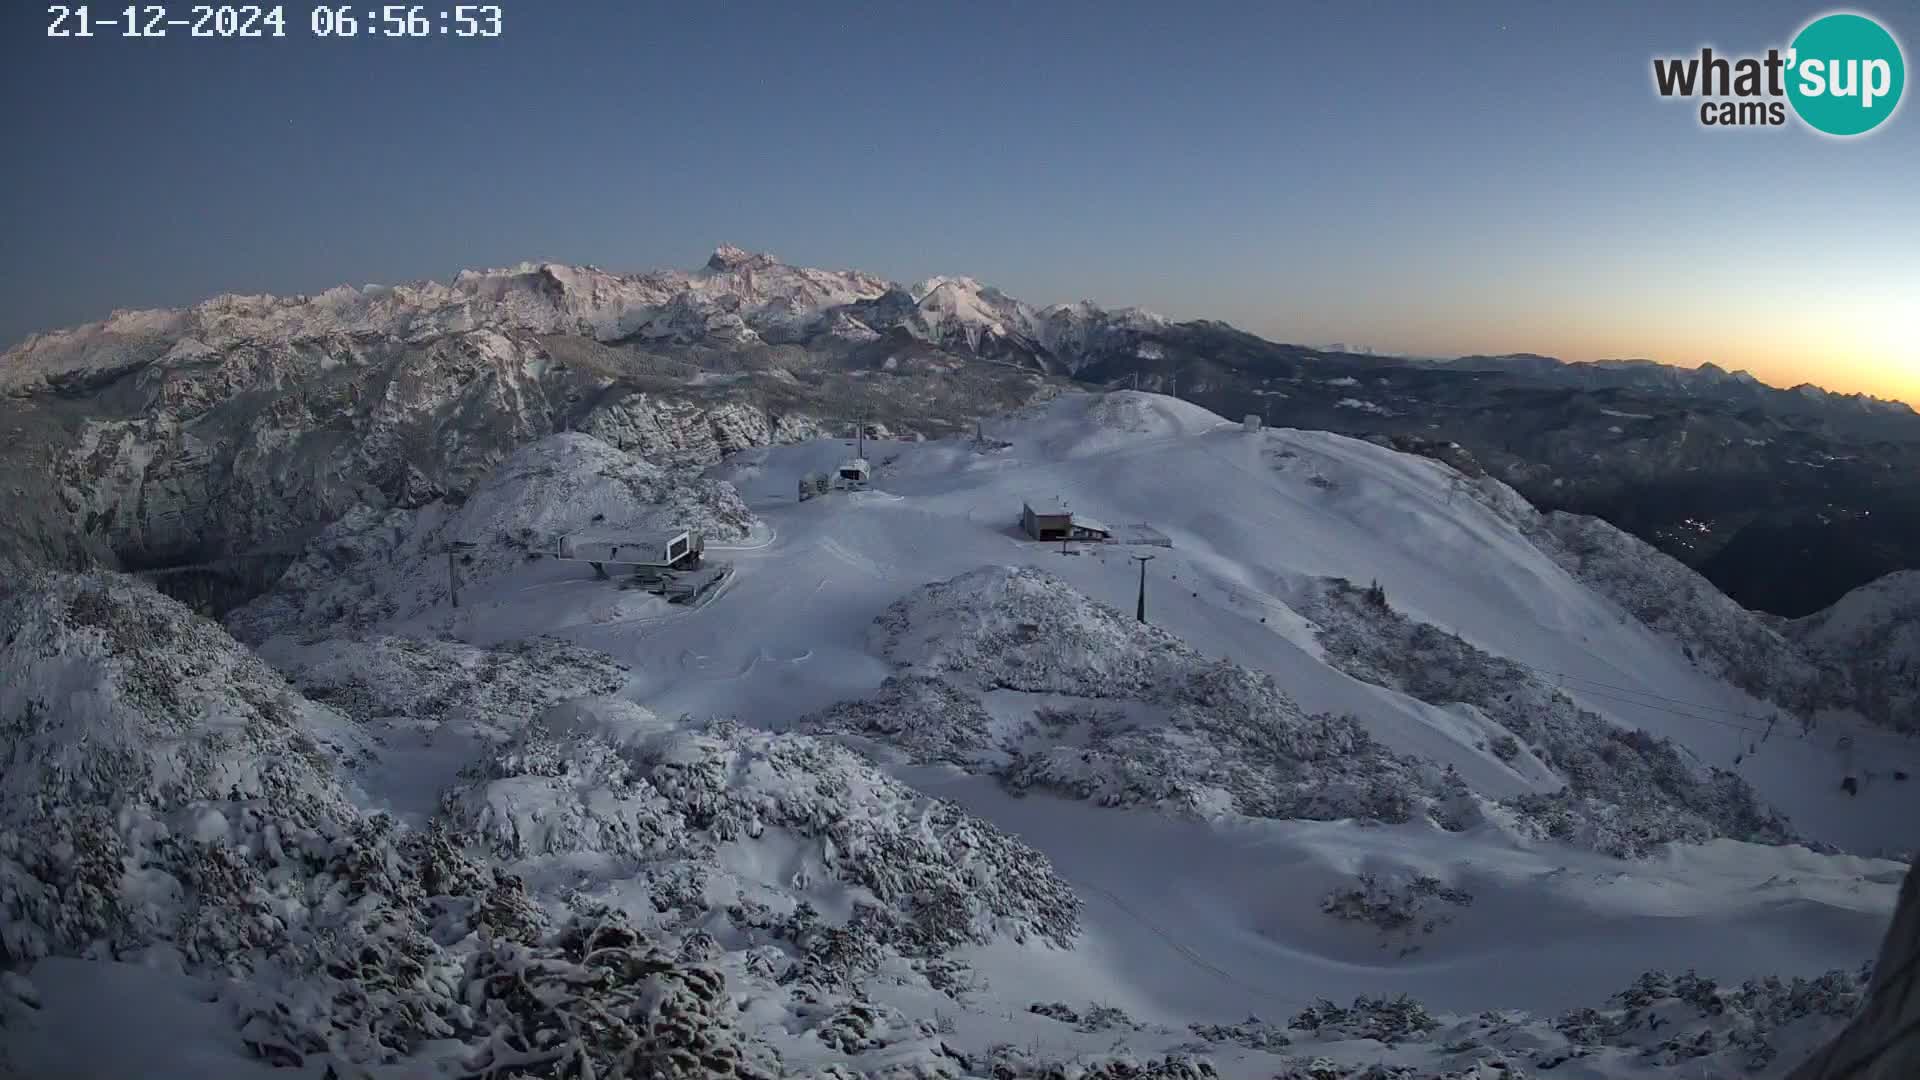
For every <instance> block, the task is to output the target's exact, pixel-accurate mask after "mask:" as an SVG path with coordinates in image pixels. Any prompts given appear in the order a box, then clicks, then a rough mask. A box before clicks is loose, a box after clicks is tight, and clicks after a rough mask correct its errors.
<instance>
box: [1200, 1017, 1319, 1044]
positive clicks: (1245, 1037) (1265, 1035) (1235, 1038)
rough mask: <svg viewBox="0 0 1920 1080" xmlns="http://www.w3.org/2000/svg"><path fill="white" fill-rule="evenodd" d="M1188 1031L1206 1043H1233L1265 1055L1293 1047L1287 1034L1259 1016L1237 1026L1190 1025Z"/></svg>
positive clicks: (1291, 1040)
mask: <svg viewBox="0 0 1920 1080" xmlns="http://www.w3.org/2000/svg"><path fill="white" fill-rule="evenodd" d="M1188 1030H1190V1031H1192V1032H1193V1033H1194V1034H1195V1035H1196V1036H1198V1037H1199V1038H1201V1039H1202V1040H1204V1041H1206V1042H1210V1043H1232V1044H1234V1045H1235V1046H1244V1047H1246V1048H1247V1049H1249V1050H1259V1051H1262V1052H1264V1053H1274V1052H1276V1051H1278V1050H1281V1049H1284V1048H1285V1047H1288V1046H1292V1045H1293V1039H1291V1038H1290V1037H1288V1035H1287V1033H1286V1032H1284V1031H1282V1030H1281V1029H1280V1028H1279V1027H1277V1026H1275V1025H1273V1024H1270V1023H1268V1022H1267V1021H1265V1020H1262V1019H1260V1018H1259V1017H1257V1016H1249V1017H1247V1018H1246V1019H1245V1020H1242V1021H1241V1022H1239V1023H1237V1024H1189V1025H1188Z"/></svg>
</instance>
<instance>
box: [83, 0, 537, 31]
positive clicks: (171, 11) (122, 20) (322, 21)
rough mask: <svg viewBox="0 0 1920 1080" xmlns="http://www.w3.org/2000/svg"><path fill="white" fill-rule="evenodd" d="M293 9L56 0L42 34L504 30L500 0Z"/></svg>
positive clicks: (243, 5)
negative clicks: (91, 3)
mask: <svg viewBox="0 0 1920 1080" xmlns="http://www.w3.org/2000/svg"><path fill="white" fill-rule="evenodd" d="M294 10H295V13H296V14H295V15H294V16H293V18H292V20H291V21H289V18H288V15H287V9H286V7H285V6H284V5H276V6H272V7H264V6H260V5H256V4H219V5H213V4H195V5H192V6H175V7H169V6H167V5H164V4H129V5H127V6H126V7H123V8H108V7H104V6H103V7H92V6H89V5H85V4H80V5H69V4H55V5H52V6H50V7H48V8H47V36H48V37H56V38H91V37H108V36H112V37H130V38H164V37H173V36H178V37H210V38H283V37H286V36H287V35H288V32H289V30H291V32H293V33H296V34H298V33H301V32H302V31H304V32H306V33H308V34H311V35H313V36H314V37H322V38H436V37H450V38H493V37H499V36H500V35H501V34H502V33H504V32H505V29H506V25H505V22H506V20H505V14H504V13H503V12H502V10H501V8H500V6H499V5H497V4H448V5H445V6H441V5H437V4H379V5H373V4H368V5H360V4H322V5H319V6H316V7H314V8H312V9H311V10H309V11H307V12H306V19H305V20H304V22H305V25H304V26H302V25H301V20H300V18H299V14H298V13H299V11H300V9H299V8H295V9H294Z"/></svg>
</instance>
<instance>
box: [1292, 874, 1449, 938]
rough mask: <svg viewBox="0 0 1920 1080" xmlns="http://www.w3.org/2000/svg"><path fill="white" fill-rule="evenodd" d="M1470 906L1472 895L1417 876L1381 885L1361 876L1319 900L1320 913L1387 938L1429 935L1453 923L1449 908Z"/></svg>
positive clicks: (1369, 877) (1379, 882) (1438, 880)
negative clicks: (1369, 928) (1359, 924)
mask: <svg viewBox="0 0 1920 1080" xmlns="http://www.w3.org/2000/svg"><path fill="white" fill-rule="evenodd" d="M1472 903H1473V894H1472V893H1469V892H1466V891H1465V890H1462V889H1454V888H1450V887H1448V886H1447V885H1446V884H1445V883H1444V882H1442V881H1441V880H1440V879H1439V878H1435V877H1428V876H1425V875H1419V876H1415V877H1413V878H1410V879H1407V880H1404V881H1382V880H1381V879H1380V878H1378V877H1377V876H1375V875H1373V874H1361V875H1360V876H1359V877H1358V878H1356V879H1355V881H1354V884H1353V885H1350V886H1347V887H1345V888H1339V889H1335V890H1333V891H1331V892H1329V893H1328V894H1327V895H1326V896H1325V897H1323V898H1322V899H1321V901H1320V910H1321V911H1324V912H1326V913H1327V914H1328V915H1331V916H1333V917H1334V918H1336V919H1344V920H1347V921H1350V922H1364V923H1368V924H1370V925H1372V926H1373V927H1375V928H1376V929H1378V930H1380V931H1381V932H1383V933H1386V934H1389V935H1393V934H1400V935H1407V936H1411V935H1413V934H1415V933H1422V934H1431V933H1433V932H1434V931H1435V930H1437V929H1438V928H1440V927H1441V926H1443V925H1445V924H1447V923H1449V922H1452V921H1453V915H1452V913H1451V912H1450V911H1449V910H1448V908H1449V907H1453V908H1459V907H1466V906H1467V905H1469V904H1472Z"/></svg>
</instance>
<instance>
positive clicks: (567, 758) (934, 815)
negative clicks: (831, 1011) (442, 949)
mask: <svg viewBox="0 0 1920 1080" xmlns="http://www.w3.org/2000/svg"><path fill="white" fill-rule="evenodd" d="M446 807H447V810H448V812H449V814H450V816H451V817H452V819H453V820H455V821H457V822H460V823H461V824H462V825H463V826H465V827H468V828H471V829H472V830H474V831H475V832H476V833H477V834H479V835H481V836H483V837H486V838H487V840H488V842H489V843H490V844H492V845H493V847H494V849H495V851H496V852H497V853H498V854H499V855H500V856H501V857H503V858H508V859H527V858H536V857H539V856H543V855H562V854H567V853H573V852H590V853H596V854H601V855H611V856H615V857H618V858H621V859H623V860H629V861H631V863H632V869H633V872H634V873H635V874H637V875H639V876H641V877H642V878H643V879H645V880H648V881H650V882H659V881H661V880H663V879H665V878H667V877H668V876H670V875H673V874H676V873H680V872H682V871H686V870H687V869H688V868H690V867H691V868H695V869H699V868H706V867H712V866H714V865H715V864H716V861H717V860H721V859H723V857H724V852H725V851H726V850H727V849H729V848H731V847H745V848H754V849H761V848H764V849H766V850H768V851H770V852H771V851H782V852H791V853H792V855H791V856H790V857H791V858H792V859H793V861H794V863H795V865H797V866H798V867H799V869H797V870H796V874H797V875H801V876H804V877H805V878H807V879H811V880H813V881H818V882H821V883H826V882H832V881H837V882H841V883H844V884H845V885H849V886H854V887H856V888H857V889H858V890H859V891H858V892H857V893H856V898H857V899H860V900H862V901H864V903H865V906H866V908H867V909H868V910H867V913H866V914H865V915H864V916H863V917H862V920H861V921H860V924H859V926H857V927H855V928H853V929H849V928H848V927H833V928H830V929H831V930H833V931H835V932H838V933H842V934H847V933H851V934H854V935H856V936H860V935H865V936H867V937H870V938H872V939H873V943H874V944H875V945H876V946H886V947H889V948H894V949H897V950H898V951H899V952H901V953H902V954H905V955H911V956H933V955H938V954H940V953H944V952H946V951H948V950H950V949H953V948H954V947H956V946H958V945H961V944H966V943H970V942H980V943H984V942H986V941H988V940H991V939H992V938H994V937H997V936H1009V937H1013V938H1015V939H1025V938H1027V937H1030V936H1031V937H1036V938H1039V939H1042V940H1046V941H1049V942H1052V943H1054V944H1057V945H1060V946H1063V947H1064V946H1066V945H1067V944H1069V943H1070V941H1071V940H1072V939H1073V937H1074V936H1075V934H1076V933H1077V932H1078V912H1079V901H1078V899H1077V898H1076V897H1075V896H1074V895H1073V893H1072V891H1071V890H1070V889H1069V888H1068V887H1067V885H1066V883H1065V882H1063V881H1062V880H1061V879H1060V878H1059V877H1058V876H1057V875H1056V874H1055V873H1054V872H1053V870H1052V867H1051V865H1050V864H1049V863H1048V862H1047V860H1046V858H1045V857H1044V856H1042V855H1040V854H1039V853H1038V852H1036V851H1034V850H1033V849H1031V848H1029V847H1027V846H1026V845H1024V844H1022V843H1020V842H1019V841H1017V840H1015V839H1014V838H1013V837H1011V836H1009V835H1007V834H1006V833H1003V832H1001V831H999V830H998V829H996V828H994V827H993V826H991V825H988V824H987V823H986V822H984V821H981V820H980V819H978V818H975V817H973V816H971V815H969V814H967V813H966V812H965V811H963V810H961V809H960V808H959V807H958V806H956V805H954V804H952V803H950V802H946V801H944V800H937V799H929V798H927V797H925V796H923V795H920V794H919V793H917V792H915V791H913V790H912V789H910V788H908V787H906V786H905V785H903V784H901V783H899V782H898V781H896V780H894V779H892V778H891V777H888V776H886V775H885V774H884V773H882V772H880V771H879V770H878V769H877V768H876V767H875V766H873V765H872V764H871V763H869V762H867V761H866V760H865V759H863V758H861V757H860V756H859V755H857V754H855V753H853V752H852V751H850V750H848V749H846V748H844V747H841V746H838V745H836V744H833V743H831V742H827V741H825V740H821V739H818V738H814V737H812V736H807V735H797V734H773V733H769V732H764V731H756V730H750V729H745V728H741V727H740V726H738V725H737V724H728V723H718V724H710V725H707V726H706V727H705V728H699V727H696V726H694V725H691V724H689V723H687V722H683V721H667V720H663V719H662V718H660V717H658V716H655V715H654V714H652V713H651V712H648V711H647V710H645V709H643V708H641V707H639V706H637V705H634V704H632V703H629V702H625V701H621V700H618V699H611V698H586V699H580V700H577V701H573V702H568V703H565V704H563V705H560V706H556V707H554V708H553V709H550V710H548V711H547V712H546V713H545V714H543V715H542V716H540V717H539V718H537V719H536V720H534V721H532V722H531V723H529V724H528V725H527V726H526V727H525V728H524V729H523V730H522V731H521V732H520V733H519V734H518V735H517V736H516V737H515V738H514V739H513V740H512V741H510V742H509V743H507V744H506V745H504V746H502V747H501V748H500V749H499V750H498V751H497V752H495V753H494V754H492V755H491V756H490V757H489V758H488V760H486V761H485V762H483V763H481V764H480V765H478V766H476V767H474V768H473V769H471V770H469V773H468V779H467V782H466V783H465V784H464V785H463V786H462V787H461V788H459V789H458V790H456V791H454V792H451V793H449V795H448V798H447V800H446ZM796 888H797V889H798V891H799V892H803V893H804V892H805V891H806V888H805V885H804V883H803V884H802V885H800V886H796ZM700 891H701V890H700V888H699V887H698V885H697V884H695V885H692V886H691V887H689V888H686V889H682V890H678V892H679V894H680V895H681V897H682V902H683V903H685V904H687V905H688V906H691V907H699V906H701V901H700V900H699V899H698V894H699V892H700ZM656 903H658V900H657V899H656ZM740 910H741V911H742V912H743V914H742V916H741V917H742V918H752V917H753V916H752V915H751V906H750V905H742V906H741V908H740ZM773 920H774V917H773V916H772V914H771V913H768V914H767V915H766V916H764V917H762V918H761V925H763V926H764V927H771V926H773V925H774V921H773ZM800 931H801V928H800V927H798V926H790V927H789V929H788V930H787V931H786V933H785V934H784V936H785V937H787V938H788V939H792V938H794V937H796V936H799V934H800ZM825 933H826V932H825V931H822V934H825ZM851 944H855V942H852V941H846V942H842V941H839V940H838V939H835V938H832V937H831V935H827V936H825V937H820V938H819V939H818V940H810V941H809V942H808V946H809V947H811V948H815V949H827V950H829V952H831V951H832V950H833V949H836V948H844V947H845V946H847V945H851ZM823 962H824V961H823Z"/></svg>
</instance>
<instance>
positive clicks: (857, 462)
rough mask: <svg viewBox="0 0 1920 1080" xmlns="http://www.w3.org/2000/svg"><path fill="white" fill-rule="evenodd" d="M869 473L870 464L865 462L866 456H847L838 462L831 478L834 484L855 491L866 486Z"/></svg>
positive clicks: (870, 470) (870, 469) (870, 471)
mask: <svg viewBox="0 0 1920 1080" xmlns="http://www.w3.org/2000/svg"><path fill="white" fill-rule="evenodd" d="M871 473H872V466H870V465H868V464H867V459H866V458H863V457H857V458H848V459H847V460H846V461H843V462H841V463H840V468H839V469H838V470H836V471H835V472H834V476H833V478H834V483H835V484H836V485H838V486H840V487H843V488H847V489H849V490H854V491H857V490H859V489H861V488H864V487H866V486H867V478H868V476H869V475H870V474H871Z"/></svg>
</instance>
